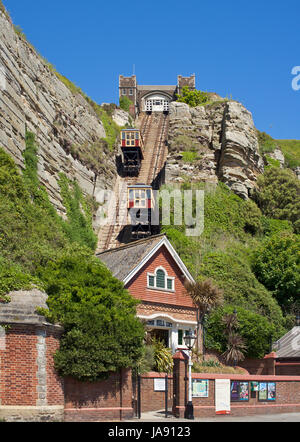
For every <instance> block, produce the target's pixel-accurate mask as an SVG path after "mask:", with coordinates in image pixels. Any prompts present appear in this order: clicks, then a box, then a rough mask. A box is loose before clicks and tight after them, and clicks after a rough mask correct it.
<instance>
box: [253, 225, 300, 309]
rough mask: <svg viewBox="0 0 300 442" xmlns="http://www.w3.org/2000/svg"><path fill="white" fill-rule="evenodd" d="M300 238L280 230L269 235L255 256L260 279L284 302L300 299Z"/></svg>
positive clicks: (256, 271) (255, 264) (282, 303)
mask: <svg viewBox="0 0 300 442" xmlns="http://www.w3.org/2000/svg"><path fill="white" fill-rule="evenodd" d="M299 250H300V238H299V235H295V234H293V233H291V232H279V233H278V234H274V235H272V236H271V237H269V238H267V239H266V240H265V241H264V242H263V244H262V245H261V246H260V247H258V248H257V250H256V251H255V252H254V256H253V265H252V267H253V271H254V273H255V275H256V277H257V279H258V280H259V281H260V282H261V283H262V284H264V286H265V287H266V288H267V289H268V290H271V291H272V292H273V294H274V295H275V297H276V299H277V301H278V303H279V304H280V305H281V306H284V307H288V306H289V305H290V304H292V303H293V302H295V301H297V300H300V255H299Z"/></svg>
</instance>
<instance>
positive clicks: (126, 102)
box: [120, 95, 133, 112]
mask: <svg viewBox="0 0 300 442" xmlns="http://www.w3.org/2000/svg"><path fill="white" fill-rule="evenodd" d="M132 104H133V103H132V101H131V100H130V99H129V98H128V97H127V96H126V95H122V97H120V108H121V109H123V110H124V111H126V112H129V109H130V106H132Z"/></svg>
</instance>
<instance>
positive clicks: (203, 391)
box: [192, 379, 209, 397]
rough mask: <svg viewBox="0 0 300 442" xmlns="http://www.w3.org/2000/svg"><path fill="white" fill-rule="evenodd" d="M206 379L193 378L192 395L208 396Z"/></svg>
mask: <svg viewBox="0 0 300 442" xmlns="http://www.w3.org/2000/svg"><path fill="white" fill-rule="evenodd" d="M208 385H209V382H208V379H193V380H192V393H193V397H208Z"/></svg>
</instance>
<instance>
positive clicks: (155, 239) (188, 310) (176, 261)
mask: <svg viewBox="0 0 300 442" xmlns="http://www.w3.org/2000/svg"><path fill="white" fill-rule="evenodd" d="M97 257H98V258H99V259H100V260H101V261H102V262H104V263H105V264H106V265H107V267H108V268H109V269H110V270H111V271H112V273H113V275H114V276H115V277H116V278H118V279H119V280H120V281H123V282H124V284H125V287H126V288H127V289H128V290H129V292H130V293H131V294H132V296H134V297H135V298H137V299H139V300H141V304H140V305H138V307H137V315H138V317H139V318H141V319H143V320H144V321H145V322H146V324H147V328H148V330H149V332H150V333H151V335H154V336H156V337H158V338H159V339H161V340H163V341H164V342H165V343H166V345H167V346H168V347H170V348H172V351H173V352H175V351H176V350H177V349H178V348H185V347H184V342H183V336H184V334H185V333H186V332H187V331H188V330H189V329H192V330H195V328H196V325H197V322H196V307H195V305H194V304H193V302H192V299H191V298H190V296H189V295H188V294H187V291H186V289H185V286H184V283H185V281H186V280H189V281H193V277H192V276H191V274H190V273H189V271H188V270H187V268H186V266H185V265H184V263H183V262H182V260H181V259H180V257H179V255H178V254H177V252H176V251H175V249H174V248H173V246H172V245H171V243H170V242H169V240H168V239H167V237H166V236H165V235H156V236H152V237H150V238H147V239H144V240H140V241H136V242H133V243H130V244H127V245H125V246H122V247H118V248H115V249H111V250H107V251H105V252H102V253H99V254H98V255H97Z"/></svg>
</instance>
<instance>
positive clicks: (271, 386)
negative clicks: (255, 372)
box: [268, 382, 276, 401]
mask: <svg viewBox="0 0 300 442" xmlns="http://www.w3.org/2000/svg"><path fill="white" fill-rule="evenodd" d="M275 399H276V384H275V382H268V401H275Z"/></svg>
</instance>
